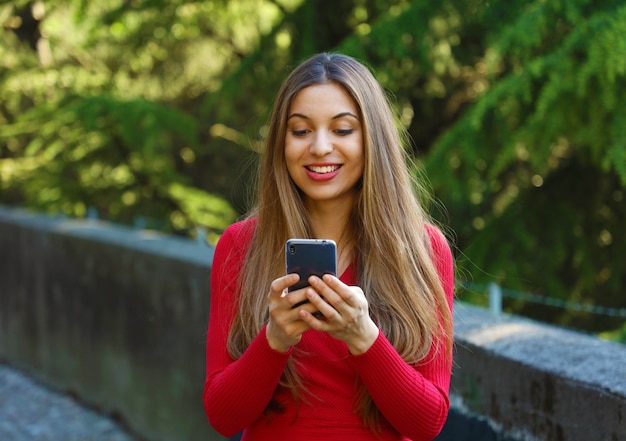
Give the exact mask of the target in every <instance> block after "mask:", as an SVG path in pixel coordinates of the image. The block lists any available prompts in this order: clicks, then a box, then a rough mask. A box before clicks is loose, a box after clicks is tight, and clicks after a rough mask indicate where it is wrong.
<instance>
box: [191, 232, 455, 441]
mask: <svg viewBox="0 0 626 441" xmlns="http://www.w3.org/2000/svg"><path fill="white" fill-rule="evenodd" d="M255 225H256V222H255V221H254V220H247V221H243V222H239V223H236V224H233V225H232V226H230V227H229V228H228V229H227V230H226V231H225V233H224V234H223V235H222V237H221V238H220V240H219V243H218V244H217V247H216V249H215V255H214V258H213V267H212V272H211V311H210V316H209V331H208V338H207V348H206V363H207V364H206V379H205V383H204V394H203V398H204V407H205V411H206V414H207V416H208V419H209V421H210V423H211V425H212V426H213V428H214V429H215V430H217V431H218V432H220V433H221V434H223V435H225V436H232V435H235V434H237V433H238V432H240V431H242V430H244V433H243V438H242V440H244V441H245V440H248V441H249V440H254V441H257V440H268V441H269V440H271V441H276V440H294V441H295V440H302V441H305V440H315V441H318V440H325V441H332V440H337V441H339V440H340V441H349V440H355V441H357V440H359V441H361V440H383V441H384V440H431V439H433V438H434V437H435V436H436V435H437V434H438V433H439V431H440V430H441V428H442V427H443V424H444V423H445V421H446V418H447V414H448V408H449V401H448V389H449V384H450V373H451V369H452V365H451V360H449V357H446V351H445V350H444V349H443V348H440V349H441V350H439V351H437V349H436V347H435V346H433V349H432V350H431V353H430V354H429V355H428V356H427V357H426V359H425V362H422V363H419V365H415V366H412V365H409V364H407V363H406V362H405V361H404V360H403V359H402V358H401V357H400V355H399V354H398V353H397V351H396V350H395V349H394V347H393V346H392V345H391V343H390V342H389V341H388V340H387V338H385V336H384V335H383V334H382V332H381V333H379V337H378V339H377V340H376V341H375V342H374V344H373V345H372V347H371V348H370V349H369V350H368V351H367V352H365V353H364V354H361V355H357V356H353V355H351V354H350V353H349V351H348V349H347V347H346V345H345V344H344V343H343V342H341V341H339V340H335V339H333V338H332V337H330V336H329V335H328V334H326V333H322V332H318V331H315V330H309V331H307V332H305V333H304V334H303V336H302V340H301V341H300V343H298V345H297V347H298V351H293V350H290V351H288V352H287V353H280V352H277V351H274V350H273V349H272V348H270V346H269V344H268V342H267V339H266V337H265V329H263V330H262V331H261V332H260V333H259V334H258V336H257V337H256V338H255V339H254V340H253V341H252V343H251V344H250V346H249V347H248V348H247V349H246V351H245V353H244V354H243V356H242V357H240V358H239V359H238V360H236V361H235V360H233V359H232V358H231V357H230V356H229V355H228V351H227V349H226V340H227V336H228V329H229V327H230V324H231V323H232V320H233V316H234V312H235V311H234V309H235V308H234V307H233V305H234V304H235V302H236V300H235V298H236V293H235V286H236V280H237V277H238V276H239V271H240V269H241V267H242V265H243V261H244V259H245V256H246V251H247V249H248V246H249V244H250V241H251V237H252V231H253V229H254V227H255ZM427 231H428V234H429V236H430V241H431V244H432V250H433V258H434V259H435V262H436V266H437V270H438V272H439V275H440V277H441V280H442V282H443V286H444V289H445V291H446V293H447V296H448V301H449V304H450V307H452V299H453V291H454V289H453V287H454V280H453V262H452V255H451V253H450V248H449V246H448V244H447V242H446V240H445V238H444V237H443V235H442V234H441V233H440V232H439V230H437V229H436V228H434V227H432V226H428V228H427ZM340 279H341V280H342V281H343V282H344V283H346V284H349V285H355V284H356V282H357V277H356V273H355V268H354V266H351V267H349V268H348V269H347V270H346V271H345V272H344V273H343V274H342V275H341V277H340ZM296 353H297V354H298V355H297V356H298V357H299V361H300V365H299V373H300V374H301V376H302V378H303V380H304V381H305V384H306V385H307V388H308V390H309V391H310V396H309V395H307V396H306V397H303V399H301V400H300V404H299V409H298V414H297V415H296V406H295V403H294V401H293V399H292V398H291V394H290V392H289V391H288V390H286V389H285V388H282V387H281V388H277V385H278V382H279V379H280V377H281V374H282V373H283V369H284V368H285V365H286V363H287V360H288V359H289V357H291V356H295V354H296ZM359 384H364V385H365V387H366V388H367V390H368V391H369V393H370V395H371V396H372V398H373V399H374V402H375V403H376V406H377V407H378V409H379V410H380V412H381V414H382V415H383V425H382V426H383V430H382V433H378V434H376V433H372V432H371V431H369V430H368V429H366V428H364V427H363V424H362V422H361V419H360V417H359V415H358V412H355V411H354V409H355V403H356V400H357V396H358V385H359ZM272 397H275V398H277V400H278V401H279V402H281V403H287V404H286V410H285V412H284V413H280V414H277V413H272V414H271V416H269V417H267V416H266V414H265V413H264V410H265V408H266V406H267V405H268V403H269V402H270V400H271V399H272Z"/></svg>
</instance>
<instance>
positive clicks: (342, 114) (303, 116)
mask: <svg viewBox="0 0 626 441" xmlns="http://www.w3.org/2000/svg"><path fill="white" fill-rule="evenodd" d="M345 116H351V117H352V118H354V119H356V120H358V119H359V117H358V116H356V115H355V114H354V113H352V112H341V113H338V114H337V115H335V116H333V117H332V118H331V119H339V118H343V117H345ZM291 118H302V119H311V118H309V117H308V116H306V115H303V114H301V113H292V114H291V115H289V116H288V117H287V121H289V120H290V119H291Z"/></svg>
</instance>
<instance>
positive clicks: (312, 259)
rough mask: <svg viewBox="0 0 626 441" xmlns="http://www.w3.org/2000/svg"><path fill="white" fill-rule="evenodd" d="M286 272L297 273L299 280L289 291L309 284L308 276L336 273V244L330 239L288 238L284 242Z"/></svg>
mask: <svg viewBox="0 0 626 441" xmlns="http://www.w3.org/2000/svg"><path fill="white" fill-rule="evenodd" d="M285 262H286V267H287V274H291V273H298V275H299V276H300V281H299V282H298V283H296V284H295V285H293V286H290V287H289V289H288V290H289V291H295V290H297V289H301V288H304V287H306V286H309V282H308V279H309V277H310V276H318V277H322V276H323V275H324V274H332V275H333V276H335V275H337V244H336V243H335V242H334V241H332V240H330V239H289V240H288V241H287V242H286V243H285Z"/></svg>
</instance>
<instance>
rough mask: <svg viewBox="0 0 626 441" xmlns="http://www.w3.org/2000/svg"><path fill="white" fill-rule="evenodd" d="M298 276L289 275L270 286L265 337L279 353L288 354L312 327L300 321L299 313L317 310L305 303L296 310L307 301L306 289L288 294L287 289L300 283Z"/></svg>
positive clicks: (276, 280)
mask: <svg viewBox="0 0 626 441" xmlns="http://www.w3.org/2000/svg"><path fill="white" fill-rule="evenodd" d="M298 280H299V276H298V275H297V274H287V275H286V276H283V277H279V278H278V279H275V280H274V281H273V282H272V284H271V285H270V293H269V295H268V300H269V321H268V323H267V327H266V328H265V337H266V338H267V342H268V343H269V345H270V347H271V348H272V349H274V350H275V351H278V352H287V351H288V350H289V349H290V348H291V347H292V346H294V345H296V344H298V343H299V342H300V340H301V339H302V334H303V333H304V331H306V330H308V329H310V326H309V325H308V324H306V323H305V322H304V321H302V320H301V319H300V316H299V313H298V311H300V310H302V309H306V310H307V311H309V312H310V313H313V312H315V310H316V308H315V307H314V306H313V305H312V304H310V303H305V304H303V305H301V306H298V307H296V308H294V306H295V305H297V304H298V303H301V302H303V301H305V300H307V298H306V294H305V291H306V290H305V289H299V290H297V291H291V292H287V288H288V287H290V286H291V285H294V284H296V283H297V282H298Z"/></svg>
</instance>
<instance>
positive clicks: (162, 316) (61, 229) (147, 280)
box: [0, 207, 626, 441]
mask: <svg viewBox="0 0 626 441" xmlns="http://www.w3.org/2000/svg"><path fill="white" fill-rule="evenodd" d="M212 257H213V255H212V249H211V248H210V247H208V246H204V245H200V244H197V243H195V242H193V241H190V240H186V239H181V238H176V237H170V236H163V235H159V234H156V233H150V232H146V231H137V230H132V229H129V228H124V227H120V226H115V225H111V224H108V223H105V222H99V221H90V220H68V219H55V218H50V217H47V216H41V215H36V214H29V213H27V212H25V211H22V210H14V209H6V208H2V207H0V359H4V360H6V361H7V362H9V363H10V364H12V365H15V366H17V367H19V368H20V369H22V370H24V371H26V372H28V373H29V374H31V375H32V376H34V377H36V378H38V379H40V380H41V381H42V382H43V383H45V384H48V385H50V386H51V387H53V388H55V389H58V390H60V391H64V392H69V393H72V394H73V395H75V396H77V397H78V398H80V399H81V400H82V401H84V402H85V403H88V404H89V405H92V406H95V407H97V408H99V409H100V410H102V411H103V412H105V413H109V414H112V415H115V416H117V417H119V418H121V419H122V420H123V421H124V422H125V423H126V424H127V425H128V426H129V427H130V428H131V429H132V430H133V431H135V432H136V433H138V434H141V435H142V436H143V437H145V438H146V439H147V440H150V441H180V440H185V441H196V440H198V441H200V440H203V441H207V440H220V439H222V438H221V437H219V436H218V435H217V434H216V433H215V432H214V431H213V430H212V429H211V428H210V426H209V424H208V423H207V421H206V418H205V416H204V412H203V408H202V385H203V380H204V344H205V336H206V326H207V318H208V310H209V279H210V277H209V276H210V269H211V261H212ZM455 340H456V353H455V368H454V373H453V379H452V385H451V397H452V403H453V407H454V409H453V412H452V413H451V415H452V417H451V418H450V420H449V422H450V424H448V425H447V426H446V428H445V429H444V433H443V434H442V436H441V437H440V440H441V441H443V440H454V441H474V440H478V439H481V441H482V440H485V439H494V440H495V439H497V440H507V441H508V440H513V439H516V440H548V441H552V440H554V441H619V440H626V421H625V420H624V419H625V416H626V347H625V346H623V345H618V344H614V343H608V342H603V341H600V340H598V339H595V338H593V337H591V336H587V335H583V334H580V333H576V332H571V331H566V330H563V329H559V328H556V327H551V326H546V325H542V324H538V323H535V322H532V321H528V320H523V319H521V318H518V317H494V316H493V315H491V314H490V313H489V312H487V311H486V310H482V309H479V308H474V307H471V306H468V305H464V304H461V303H458V302H457V304H456V306H455ZM460 417H461V418H460ZM461 420H463V422H461ZM467 421H479V422H480V424H474V425H473V427H474V429H472V430H474V432H476V431H477V430H478V431H479V432H476V433H484V431H485V430H486V429H485V427H487V428H489V430H490V433H491V434H490V435H489V438H486V437H484V436H483V437H481V436H480V435H476V434H472V435H471V437H470V432H471V430H469V429H467V427H468V426H467ZM494 433H495V434H496V435H493V434H494Z"/></svg>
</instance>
